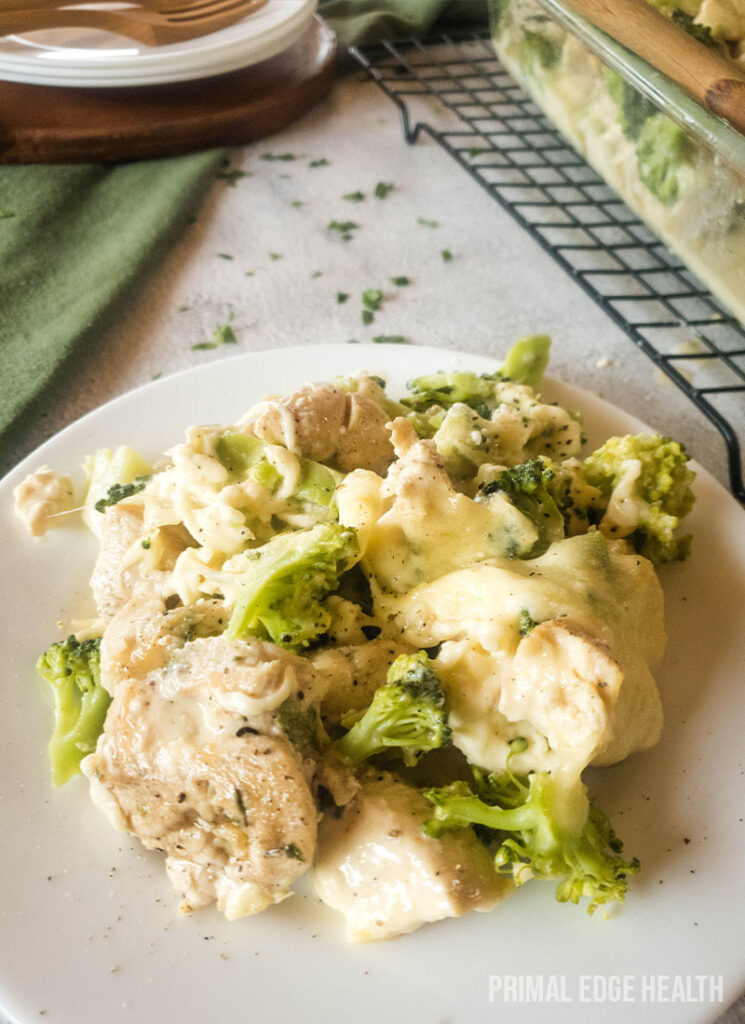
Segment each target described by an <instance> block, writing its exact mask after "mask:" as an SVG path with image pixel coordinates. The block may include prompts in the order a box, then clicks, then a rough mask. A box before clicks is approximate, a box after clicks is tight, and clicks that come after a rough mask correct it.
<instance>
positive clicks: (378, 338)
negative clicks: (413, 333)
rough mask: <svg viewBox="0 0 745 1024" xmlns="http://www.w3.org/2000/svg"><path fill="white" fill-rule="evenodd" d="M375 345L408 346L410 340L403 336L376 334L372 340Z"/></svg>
mask: <svg viewBox="0 0 745 1024" xmlns="http://www.w3.org/2000/svg"><path fill="white" fill-rule="evenodd" d="M372 343H373V345H408V344H409V339H408V338H405V337H404V336H403V334H376V335H375V337H374V338H373V339H372Z"/></svg>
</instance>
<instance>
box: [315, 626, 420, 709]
mask: <svg viewBox="0 0 745 1024" xmlns="http://www.w3.org/2000/svg"><path fill="white" fill-rule="evenodd" d="M415 650H416V648H415V647H411V646H409V644H398V643H395V642H392V641H390V640H384V639H383V638H382V637H378V638H377V639H376V640H371V641H370V642H369V643H365V644H359V645H355V646H351V647H328V648H325V649H324V650H320V651H318V652H317V653H316V654H313V655H312V656H311V658H310V660H311V663H312V665H313V667H314V668H315V670H316V672H317V673H318V675H319V676H321V677H322V678H323V679H324V680H325V681H326V683H327V685H328V689H327V690H326V696H325V697H324V698H323V703H322V705H321V713H322V716H323V720H324V722H325V723H326V725H327V726H328V725H338V723H339V721H340V720H341V716H342V715H343V714H344V712H345V711H357V710H361V709H362V708H366V707H367V705H368V704H369V703H370V701H371V700H372V699H373V696H374V694H375V691H376V690H377V688H378V687H379V686H382V685H383V683H384V682H385V677H386V673H387V672H388V669H389V668H390V666H391V663H392V662H393V661H395V659H396V658H397V657H398V656H399V654H411V653H413V652H414V651H415Z"/></svg>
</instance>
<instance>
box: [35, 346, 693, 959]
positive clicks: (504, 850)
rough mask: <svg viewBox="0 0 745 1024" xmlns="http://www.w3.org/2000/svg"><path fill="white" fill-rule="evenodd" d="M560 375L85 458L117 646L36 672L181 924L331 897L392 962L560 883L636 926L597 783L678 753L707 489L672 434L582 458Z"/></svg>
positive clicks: (60, 761) (57, 506)
mask: <svg viewBox="0 0 745 1024" xmlns="http://www.w3.org/2000/svg"><path fill="white" fill-rule="evenodd" d="M548 345H549V341H548V338H546V337H545V336H537V337H530V338H525V339H521V340H520V341H519V342H518V343H517V344H516V345H515V346H514V347H513V348H512V349H511V350H510V352H509V353H508V356H507V358H506V360H505V363H504V364H503V366H502V368H501V370H499V371H497V372H494V373H492V374H487V375H477V374H474V373H469V372H454V373H445V372H434V373H432V374H431V375H429V376H425V377H420V378H417V379H415V380H412V381H410V382H409V385H408V389H409V394H408V397H406V398H403V399H401V400H400V401H399V400H396V399H395V398H394V397H392V396H390V395H389V394H388V393H387V392H386V389H385V382H384V381H383V380H382V379H380V378H378V377H374V376H371V375H368V374H366V373H359V374H356V375H354V376H351V377H346V378H340V379H337V380H335V381H333V382H332V383H321V384H308V385H306V386H303V387H301V388H299V389H298V390H296V391H294V392H292V393H291V394H287V395H284V396H270V397H268V398H266V399H264V400H263V401H262V402H260V403H259V404H258V405H255V406H254V407H253V408H252V409H250V410H249V412H248V413H247V414H246V416H245V417H244V418H243V419H242V420H241V421H240V422H238V423H236V424H233V425H231V426H228V427H225V426H201V427H191V428H189V429H188V430H187V432H186V439H185V440H184V441H183V442H182V443H181V444H178V445H176V446H175V447H174V448H172V449H170V451H168V452H166V454H165V456H164V457H163V458H162V459H161V460H160V461H157V462H155V463H154V464H150V463H148V462H146V461H145V459H144V458H142V457H141V456H140V455H139V454H137V453H136V452H134V451H133V450H132V449H129V448H126V447H122V448H119V449H117V450H116V451H114V452H111V451H108V450H104V451H99V452H96V453H95V454H94V455H93V456H91V457H90V458H89V459H88V464H87V470H88V477H89V483H88V489H87V494H86V496H85V499H84V504H83V507H82V514H83V517H84V519H85V521H86V523H87V524H88V525H89V526H90V528H91V529H92V530H93V531H94V533H95V534H96V536H97V538H98V542H99V553H98V557H97V560H96V563H95V567H94V569H93V575H92V577H91V589H92V593H93V597H94V599H95V603H96V608H97V617H96V618H95V619H94V620H92V621H91V622H90V623H89V624H88V626H87V628H86V629H85V630H78V631H77V633H75V634H74V635H71V636H69V637H68V639H67V640H60V641H58V642H56V643H53V644H52V645H51V646H50V647H49V649H48V650H47V651H46V653H45V654H43V655H42V656H41V658H40V660H39V664H38V668H39V671H40V672H41V674H42V676H44V678H45V679H47V680H48V681H49V682H50V683H51V684H52V687H53V690H54V695H55V700H56V727H55V730H54V734H53V737H52V741H51V744H50V753H51V760H52V773H53V781H54V783H55V784H57V785H59V784H61V783H64V782H66V781H67V780H68V779H70V778H71V777H73V776H74V775H76V774H77V773H78V772H79V771H82V773H83V774H84V775H85V776H86V777H87V779H88V780H89V784H90V792H91V796H92V798H93V800H94V802H95V803H96V804H97V805H98V806H99V807H100V808H101V809H102V810H103V811H104V812H105V813H106V814H107V815H108V817H109V819H110V821H111V822H112V824H114V825H115V826H116V827H117V828H120V829H121V830H123V831H125V832H127V833H130V834H132V835H134V836H136V837H137V838H138V839H139V840H140V841H141V842H142V844H143V845H144V846H145V847H146V848H148V849H150V850H157V851H159V852H161V853H162V854H164V855H165V866H166V871H167V873H168V876H169V878H170V880H171V882H172V883H173V885H174V887H175V888H176V890H177V891H178V892H179V893H181V894H182V897H183V903H182V906H183V908H184V909H186V910H190V909H196V908H198V907H202V906H204V905H207V904H210V903H213V902H214V903H216V905H217V907H218V908H219V910H220V911H222V912H223V913H224V914H225V915H226V917H228V918H229V919H235V918H238V917H241V916H242V915H245V914H253V913H258V912H259V911H262V910H264V909H265V908H267V907H269V906H271V905H272V904H274V903H277V902H279V901H281V900H284V899H285V898H286V897H287V896H289V895H290V894H291V891H292V886H293V883H295V882H296V881H297V880H298V879H299V878H300V877H301V876H302V875H304V874H305V873H306V872H310V877H311V879H312V884H313V885H314V887H315V891H316V893H317V895H318V896H319V897H320V899H321V900H323V901H324V902H325V903H326V904H328V905H329V906H330V907H333V908H335V909H337V910H339V911H341V912H342V913H343V914H344V915H345V917H346V924H347V935H348V937H349V938H350V939H351V940H353V941H366V940H371V939H379V938H386V937H391V936H394V935H398V934H402V933H405V932H408V931H411V930H413V929H415V928H418V927H419V926H421V925H422V924H424V923H426V922H431V921H436V920H440V919H443V918H447V917H452V916H457V915H460V914H462V913H464V912H465V911H467V910H470V909H474V910H482V911H483V910H490V909H491V908H493V907H494V906H495V905H496V904H497V903H499V902H500V901H501V900H502V899H504V898H505V897H506V896H508V895H509V894H510V892H512V891H513V890H514V888H515V887H516V886H519V885H521V884H523V883H524V882H527V881H528V880H529V879H531V878H537V879H548V880H549V881H551V882H552V883H553V885H554V887H555V892H556V896H557V897H558V899H559V900H562V901H571V902H574V903H578V902H583V903H585V905H586V906H587V907H588V909H590V910H594V909H595V908H597V907H598V906H601V905H604V904H610V903H613V902H619V901H622V900H623V899H624V896H625V893H626V887H627V879H628V876H629V875H632V874H633V873H635V872H636V871H637V870H638V863H637V861H636V860H635V859H634V858H633V857H626V856H624V854H623V852H622V848H621V843H620V840H619V839H618V837H617V836H616V834H615V832H614V831H613V828H612V827H611V824H610V823H609V821H608V818H607V817H606V815H605V814H604V813H603V811H602V810H601V809H600V808H599V807H597V806H596V805H595V804H594V803H592V802H591V801H590V799H589V798H588V793H587V790H586V787H585V784H584V782H583V778H582V775H583V772H584V770H585V768H587V767H588V766H589V765H596V766H597V765H600V766H602V765H612V764H614V763H616V762H618V761H620V760H622V759H623V758H626V757H628V756H629V755H630V754H632V753H634V752H635V751H639V750H644V749H646V748H648V747H650V746H652V745H653V744H654V743H656V742H657V740H658V738H659V735H660V730H661V726H662V710H661V703H660V698H659V695H658V692H657V688H656V686H655V682H654V678H653V672H654V670H655V668H656V666H657V665H658V663H659V661H660V658H661V656H662V652H663V647H664V643H665V634H664V626H663V597H662V591H661V588H660V584H659V582H658V578H657V573H656V569H655V566H656V565H658V564H660V563H663V562H666V561H671V560H675V559H680V558H684V557H685V556H686V554H687V553H688V544H689V541H688V539H687V538H686V537H681V536H679V535H678V533H677V527H678V521H679V519H680V518H681V517H682V516H684V515H685V514H686V512H687V511H688V510H689V508H690V506H691V503H692V496H691V491H690V483H691V480H692V478H693V474H692V472H691V471H690V470H689V469H688V467H687V464H686V463H687V455H686V453H685V451H684V450H683V449H682V447H681V446H680V445H679V444H677V443H676V442H674V441H672V440H670V439H669V438H664V437H660V436H657V435H639V436H627V437H613V438H611V439H609V440H608V441H607V442H606V443H605V444H604V445H603V446H602V447H601V448H599V449H598V450H597V451H594V452H592V453H591V454H588V455H586V456H585V457H583V456H582V446H583V436H582V421H581V417H580V415H579V413H577V412H574V411H568V410H565V409H563V408H561V407H559V406H558V405H556V404H550V403H548V402H546V401H544V400H543V399H542V398H541V395H540V381H541V375H542V373H543V370H544V368H545V364H546V360H547V356H548ZM16 502H17V506H18V511H19V514H21V515H22V516H23V517H25V518H26V520H27V523H28V525H29V528H30V529H31V530H32V532H37V533H38V532H43V530H44V528H45V526H46V525H48V524H49V523H50V522H53V521H54V519H53V518H50V517H54V516H56V515H57V514H58V513H62V514H64V515H71V514H75V513H76V510H75V509H74V508H73V499H72V488H71V485H70V481H69V480H68V479H66V478H63V477H58V476H57V475H56V474H54V473H53V472H52V471H51V470H49V469H47V468H46V467H44V468H43V469H42V470H40V471H39V472H38V473H36V474H34V475H33V476H31V477H30V478H29V479H27V480H26V481H25V482H24V483H23V484H22V485H21V486H20V487H19V488H18V489H17V493H16Z"/></svg>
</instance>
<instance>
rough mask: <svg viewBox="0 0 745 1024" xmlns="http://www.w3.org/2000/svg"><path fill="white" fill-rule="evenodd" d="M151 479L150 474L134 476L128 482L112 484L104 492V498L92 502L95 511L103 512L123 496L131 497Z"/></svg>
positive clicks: (141, 489)
mask: <svg viewBox="0 0 745 1024" xmlns="http://www.w3.org/2000/svg"><path fill="white" fill-rule="evenodd" d="M151 480H152V476H151V475H150V474H147V475H145V476H136V477H135V478H134V480H131V481H130V482H129V483H128V484H112V485H111V487H109V489H108V491H107V492H106V497H105V498H99V499H98V501H97V502H96V503H95V504H94V506H93V507H94V508H95V510H96V512H105V511H106V509H107V508H110V507H111V506H112V505H118V504H119V502H120V501H124V499H125V498H131V497H132V495H133V494H139V493H140V491H144V490H145V487H146V486H147V485H148V484H149V483H150V481H151Z"/></svg>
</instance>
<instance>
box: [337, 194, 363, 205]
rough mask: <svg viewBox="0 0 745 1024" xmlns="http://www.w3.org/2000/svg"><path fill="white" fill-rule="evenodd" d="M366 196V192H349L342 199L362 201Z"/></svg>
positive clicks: (353, 201)
mask: <svg viewBox="0 0 745 1024" xmlns="http://www.w3.org/2000/svg"><path fill="white" fill-rule="evenodd" d="M364 198H365V193H364V192H347V194H346V195H345V196H342V199H346V201H347V202H348V203H361V202H362V200H363V199H364Z"/></svg>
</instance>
